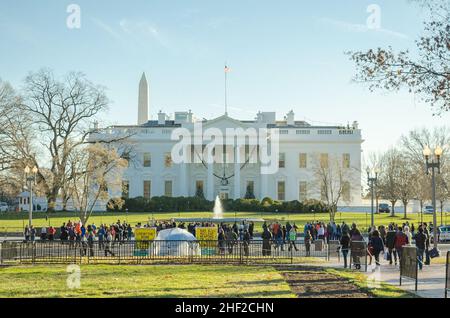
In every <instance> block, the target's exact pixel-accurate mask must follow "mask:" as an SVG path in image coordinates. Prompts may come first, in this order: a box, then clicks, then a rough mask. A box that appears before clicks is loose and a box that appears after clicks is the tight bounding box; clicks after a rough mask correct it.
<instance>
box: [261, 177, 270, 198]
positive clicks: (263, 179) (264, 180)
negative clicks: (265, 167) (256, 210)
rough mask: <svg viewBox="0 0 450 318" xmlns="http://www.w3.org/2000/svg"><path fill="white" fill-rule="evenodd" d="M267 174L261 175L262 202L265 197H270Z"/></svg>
mask: <svg viewBox="0 0 450 318" xmlns="http://www.w3.org/2000/svg"><path fill="white" fill-rule="evenodd" d="M267 178H268V175H267V174H261V193H260V200H262V199H264V198H265V197H267V196H269V195H268V193H267Z"/></svg>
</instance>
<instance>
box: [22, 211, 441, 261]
mask: <svg viewBox="0 0 450 318" xmlns="http://www.w3.org/2000/svg"><path fill="white" fill-rule="evenodd" d="M254 226H255V225H254V223H253V222H246V221H242V222H240V223H237V222H234V224H232V225H231V224H226V223H221V224H214V223H210V222H191V223H188V224H186V223H184V222H180V223H178V224H177V223H176V222H174V221H154V222H152V223H151V224H150V223H147V224H144V225H142V224H141V223H138V224H136V228H140V227H154V228H156V229H157V232H159V231H161V230H165V229H170V228H176V227H178V228H181V229H186V230H187V231H188V232H190V233H191V234H192V235H194V236H195V234H196V228H197V227H217V240H218V242H217V247H218V250H219V253H220V254H225V253H227V252H228V253H230V254H232V253H233V248H234V246H235V245H236V244H237V242H238V241H242V242H243V246H244V253H245V255H248V254H249V245H250V241H251V240H253V239H254ZM298 231H299V227H298V226H297V225H296V224H295V223H293V224H291V223H290V222H286V224H281V223H279V222H272V223H269V224H268V223H267V222H264V223H263V224H262V233H261V239H262V255H263V256H270V255H271V253H272V249H274V250H275V251H277V250H280V251H285V246H287V250H288V251H291V250H296V251H298V249H299V248H298V246H297V245H296V244H298V242H299V237H298ZM431 232H432V229H431V228H430V225H428V224H427V223H421V224H419V225H418V226H417V228H416V227H415V226H414V224H411V225H410V224H409V223H408V222H405V223H403V224H402V225H398V224H394V223H391V224H389V225H388V226H384V225H381V226H378V227H377V228H369V229H368V232H367V236H368V240H367V242H366V241H365V239H364V237H363V235H362V233H361V231H360V230H359V229H358V227H357V225H356V224H355V223H354V224H352V225H351V226H349V225H348V224H346V223H345V222H342V223H341V224H336V223H335V222H329V223H328V224H325V223H324V222H320V221H313V222H307V223H306V224H305V225H304V227H303V235H302V236H303V239H302V240H303V244H304V248H305V252H306V256H310V255H311V244H312V243H314V242H315V241H317V240H321V241H322V242H323V243H324V244H328V243H329V242H330V241H335V242H336V241H337V242H339V246H340V247H339V248H340V250H339V252H340V253H341V254H342V256H343V260H344V267H345V268H347V267H348V266H349V264H348V261H349V260H348V255H349V252H350V251H351V250H352V251H353V252H352V253H351V255H352V263H353V264H354V266H355V268H357V269H359V268H361V257H365V256H366V255H367V256H368V259H369V265H371V264H372V258H374V259H375V263H376V265H380V254H382V253H383V254H384V258H385V259H386V261H388V262H389V264H390V265H392V264H395V265H397V264H398V263H399V262H400V259H401V257H402V252H403V247H404V246H406V245H412V244H413V243H414V246H416V248H417V254H418V261H419V268H420V269H422V268H423V265H429V264H430V261H431V256H430V254H431V253H430V233H431ZM56 233H57V230H56V228H55V227H53V226H49V227H45V226H44V227H42V229H41V231H40V240H42V241H46V240H48V241H53V240H55V239H58V238H59V240H61V241H63V242H65V241H67V242H68V243H69V246H70V247H74V248H75V247H82V249H83V251H84V254H85V255H86V254H87V253H88V252H89V253H90V255H93V246H94V241H98V247H99V249H101V250H103V251H104V253H105V256H107V255H108V254H109V255H114V253H113V251H112V247H113V246H114V244H116V243H119V244H121V243H123V242H124V241H130V240H131V239H132V237H133V227H132V226H131V224H128V223H127V222H121V221H120V220H117V222H116V223H114V224H111V225H106V224H101V225H100V226H96V225H95V224H89V225H86V226H85V225H84V224H82V222H81V221H77V222H72V221H71V220H69V221H68V222H67V223H63V224H62V226H61V227H60V229H59V237H58V238H57V237H56ZM24 236H25V240H26V241H34V240H35V238H36V229H35V228H34V227H33V226H31V227H28V226H26V227H25V230H24ZM362 242H364V243H362ZM361 243H362V245H361V248H360V249H359V252H355V251H358V248H357V245H358V244H361Z"/></svg>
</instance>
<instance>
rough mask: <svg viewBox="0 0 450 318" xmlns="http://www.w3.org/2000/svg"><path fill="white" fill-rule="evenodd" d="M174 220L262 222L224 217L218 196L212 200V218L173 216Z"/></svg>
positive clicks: (260, 220)
mask: <svg viewBox="0 0 450 318" xmlns="http://www.w3.org/2000/svg"><path fill="white" fill-rule="evenodd" d="M173 220H174V221H175V222H208V223H234V222H238V223H239V222H243V221H245V222H264V219H260V218H238V217H234V218H225V217H223V206H222V201H221V200H220V197H219V196H216V199H215V200H214V208H213V215H212V218H174V219H173Z"/></svg>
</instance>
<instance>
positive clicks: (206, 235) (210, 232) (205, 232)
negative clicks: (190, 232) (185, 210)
mask: <svg viewBox="0 0 450 318" xmlns="http://www.w3.org/2000/svg"><path fill="white" fill-rule="evenodd" d="M195 237H196V238H197V240H199V241H200V246H201V247H215V246H216V245H217V243H216V242H213V241H217V228H216V227H196V228H195ZM201 241H211V242H201Z"/></svg>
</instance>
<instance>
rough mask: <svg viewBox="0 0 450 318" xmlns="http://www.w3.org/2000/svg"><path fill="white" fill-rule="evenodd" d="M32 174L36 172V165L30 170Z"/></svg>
mask: <svg viewBox="0 0 450 318" xmlns="http://www.w3.org/2000/svg"><path fill="white" fill-rule="evenodd" d="M31 171H32V172H33V173H34V174H36V173H37V172H38V168H37V167H36V166H34V167H33V169H32V170H31Z"/></svg>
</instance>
